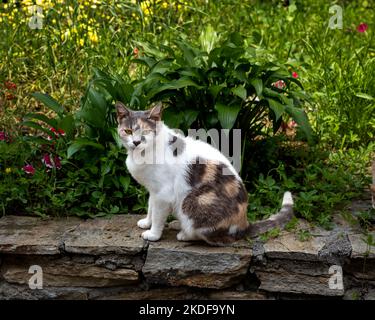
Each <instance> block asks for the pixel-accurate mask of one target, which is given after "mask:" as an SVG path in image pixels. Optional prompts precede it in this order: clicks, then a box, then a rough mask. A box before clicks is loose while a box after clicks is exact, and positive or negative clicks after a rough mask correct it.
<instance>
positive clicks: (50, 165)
mask: <svg viewBox="0 0 375 320" xmlns="http://www.w3.org/2000/svg"><path fill="white" fill-rule="evenodd" d="M42 162H43V163H44V165H45V166H46V167H47V168H49V169H52V168H53V163H52V159H51V157H50V155H49V154H47V153H46V154H45V155H44V156H43V158H42Z"/></svg>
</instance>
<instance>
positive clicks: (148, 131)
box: [142, 129, 152, 135]
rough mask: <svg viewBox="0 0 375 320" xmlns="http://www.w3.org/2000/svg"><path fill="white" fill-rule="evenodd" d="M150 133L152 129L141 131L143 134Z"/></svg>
mask: <svg viewBox="0 0 375 320" xmlns="http://www.w3.org/2000/svg"><path fill="white" fill-rule="evenodd" d="M150 133H152V130H147V129H146V130H143V131H142V134H144V135H148V134H150Z"/></svg>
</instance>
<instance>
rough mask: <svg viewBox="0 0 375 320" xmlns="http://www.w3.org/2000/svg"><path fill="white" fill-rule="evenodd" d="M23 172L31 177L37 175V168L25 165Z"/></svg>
mask: <svg viewBox="0 0 375 320" xmlns="http://www.w3.org/2000/svg"><path fill="white" fill-rule="evenodd" d="M22 170H23V171H24V172H25V173H27V174H30V175H34V174H35V168H34V167H33V166H32V165H31V164H27V165H25V166H24V167H23V168H22Z"/></svg>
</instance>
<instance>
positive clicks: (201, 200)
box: [197, 191, 218, 206]
mask: <svg viewBox="0 0 375 320" xmlns="http://www.w3.org/2000/svg"><path fill="white" fill-rule="evenodd" d="M197 201H198V204H199V205H200V206H209V205H211V204H213V203H214V202H215V201H218V198H217V195H216V193H215V191H209V192H207V193H202V194H201V195H200V196H198V198H197Z"/></svg>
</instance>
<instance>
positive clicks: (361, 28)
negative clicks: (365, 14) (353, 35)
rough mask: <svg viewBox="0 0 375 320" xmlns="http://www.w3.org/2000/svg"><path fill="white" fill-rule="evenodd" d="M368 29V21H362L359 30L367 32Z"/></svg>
mask: <svg viewBox="0 0 375 320" xmlns="http://www.w3.org/2000/svg"><path fill="white" fill-rule="evenodd" d="M367 29H368V25H367V24H366V23H360V24H359V25H358V27H357V31H358V32H361V33H363V32H366V30H367Z"/></svg>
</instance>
